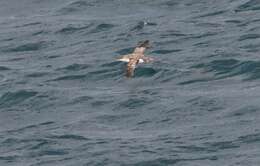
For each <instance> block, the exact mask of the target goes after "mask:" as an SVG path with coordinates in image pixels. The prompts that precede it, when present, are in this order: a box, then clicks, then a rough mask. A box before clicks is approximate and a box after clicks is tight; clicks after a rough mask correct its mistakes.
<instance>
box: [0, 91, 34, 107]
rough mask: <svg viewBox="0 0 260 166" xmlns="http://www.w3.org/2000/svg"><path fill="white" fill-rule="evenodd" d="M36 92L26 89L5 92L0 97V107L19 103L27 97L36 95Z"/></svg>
mask: <svg viewBox="0 0 260 166" xmlns="http://www.w3.org/2000/svg"><path fill="white" fill-rule="evenodd" d="M37 94H38V92H35V91H27V90H19V91H16V92H7V93H5V94H3V95H2V96H1V97H0V107H9V106H15V105H18V104H21V103H23V102H24V101H26V100H28V99H29V98H32V97H34V96H36V95H37Z"/></svg>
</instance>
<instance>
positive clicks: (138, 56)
mask: <svg viewBox="0 0 260 166" xmlns="http://www.w3.org/2000/svg"><path fill="white" fill-rule="evenodd" d="M147 48H150V44H149V40H145V41H144V42H140V43H139V44H138V45H137V47H136V48H135V49H134V52H133V53H131V54H127V55H123V56H122V57H121V58H119V59H117V60H118V61H122V62H128V63H127V67H126V77H132V76H133V75H134V70H135V68H136V65H137V64H139V63H149V62H152V61H153V58H150V57H147V56H145V55H144V52H145V50H146V49H147Z"/></svg>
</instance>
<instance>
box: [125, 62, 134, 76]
mask: <svg viewBox="0 0 260 166" xmlns="http://www.w3.org/2000/svg"><path fill="white" fill-rule="evenodd" d="M136 64H137V60H136V59H134V58H133V59H132V58H131V59H130V60H129V62H128V64H127V68H126V77H132V76H133V75H134V70H135V67H136Z"/></svg>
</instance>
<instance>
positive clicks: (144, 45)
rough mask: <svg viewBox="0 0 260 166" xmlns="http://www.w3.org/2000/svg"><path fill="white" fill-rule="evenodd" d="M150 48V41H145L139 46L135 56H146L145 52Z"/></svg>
mask: <svg viewBox="0 0 260 166" xmlns="http://www.w3.org/2000/svg"><path fill="white" fill-rule="evenodd" d="M149 47H150V44H149V40H145V41H144V42H141V43H139V44H138V45H137V47H136V48H135V50H134V52H133V53H134V54H144V52H145V50H146V49H147V48H149Z"/></svg>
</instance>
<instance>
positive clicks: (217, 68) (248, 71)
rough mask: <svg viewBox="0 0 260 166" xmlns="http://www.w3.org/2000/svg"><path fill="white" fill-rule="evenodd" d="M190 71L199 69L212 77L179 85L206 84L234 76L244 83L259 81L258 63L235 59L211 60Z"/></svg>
mask: <svg viewBox="0 0 260 166" xmlns="http://www.w3.org/2000/svg"><path fill="white" fill-rule="evenodd" d="M191 69H200V70H201V72H202V73H204V74H205V75H206V74H207V73H211V74H213V77H206V78H196V79H191V80H189V81H185V82H181V83H180V84H191V83H196V82H207V81H213V80H219V79H226V78H231V77H235V76H240V78H241V80H244V81H249V80H258V79H260V61H240V60H237V59H223V60H213V61H211V62H208V63H200V64H197V65H194V66H192V67H191Z"/></svg>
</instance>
